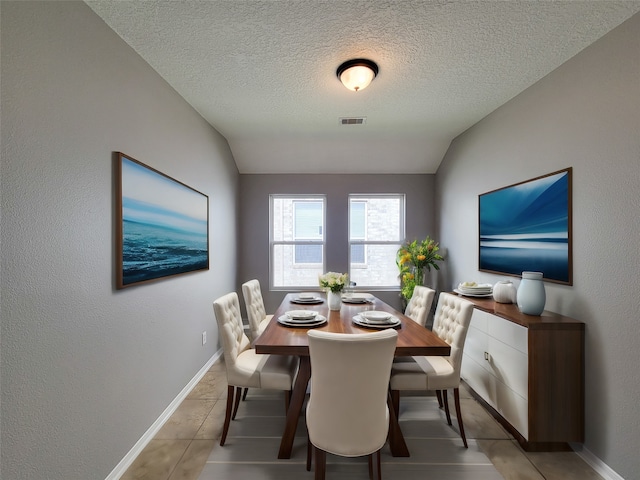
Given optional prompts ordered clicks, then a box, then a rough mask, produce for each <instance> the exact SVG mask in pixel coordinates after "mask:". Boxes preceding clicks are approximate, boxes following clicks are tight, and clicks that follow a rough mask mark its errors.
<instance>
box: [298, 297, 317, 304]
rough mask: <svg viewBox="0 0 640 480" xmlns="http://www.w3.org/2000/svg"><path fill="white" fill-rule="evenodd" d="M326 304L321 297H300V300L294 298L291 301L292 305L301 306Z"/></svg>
mask: <svg viewBox="0 0 640 480" xmlns="http://www.w3.org/2000/svg"><path fill="white" fill-rule="evenodd" d="M322 302H324V300H322V298H320V297H309V298H307V297H304V298H303V297H298V298H292V299H291V303H298V304H301V305H305V304H307V305H313V304H314V303H322Z"/></svg>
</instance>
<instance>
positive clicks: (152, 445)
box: [120, 439, 206, 480]
mask: <svg viewBox="0 0 640 480" xmlns="http://www.w3.org/2000/svg"><path fill="white" fill-rule="evenodd" d="M189 443H191V440H156V439H153V440H151V441H150V442H149V444H148V445H147V446H146V447H145V448H144V450H143V451H142V452H141V453H140V455H138V458H136V459H135V461H134V462H133V463H132V464H131V466H130V467H129V468H128V469H127V471H126V472H125V473H124V475H123V476H122V477H120V480H167V479H168V478H169V475H170V474H171V472H172V471H173V470H174V469H175V467H176V465H177V464H178V462H179V461H180V459H181V458H182V456H183V455H184V452H185V451H186V450H187V447H188V446H189ZM205 461H206V459H205ZM203 463H204V462H203Z"/></svg>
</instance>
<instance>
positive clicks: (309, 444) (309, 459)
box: [307, 434, 313, 472]
mask: <svg viewBox="0 0 640 480" xmlns="http://www.w3.org/2000/svg"><path fill="white" fill-rule="evenodd" d="M312 448H313V447H312V446H311V439H310V438H309V434H307V472H310V471H311V452H312Z"/></svg>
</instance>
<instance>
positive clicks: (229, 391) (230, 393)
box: [220, 385, 235, 447]
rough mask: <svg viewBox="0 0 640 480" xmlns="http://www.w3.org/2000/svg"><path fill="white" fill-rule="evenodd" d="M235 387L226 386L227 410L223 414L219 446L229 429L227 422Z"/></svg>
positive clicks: (222, 443) (221, 444) (229, 416)
mask: <svg viewBox="0 0 640 480" xmlns="http://www.w3.org/2000/svg"><path fill="white" fill-rule="evenodd" d="M234 391H235V387H233V386H231V385H229V386H228V387H227V410H226V412H225V414H224V426H223V427H222V437H220V446H221V447H222V446H223V445H224V442H225V440H226V439H227V432H228V431H229V423H230V422H231V410H232V408H233V392H234Z"/></svg>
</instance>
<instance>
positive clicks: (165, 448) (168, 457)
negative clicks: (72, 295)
mask: <svg viewBox="0 0 640 480" xmlns="http://www.w3.org/2000/svg"><path fill="white" fill-rule="evenodd" d="M226 396H227V382H226V375H225V370H224V364H223V363H222V360H219V361H218V362H216V363H215V364H214V365H213V366H212V367H211V368H210V369H209V371H208V372H207V373H206V374H205V375H204V377H203V378H202V380H201V381H200V382H199V383H198V385H196V387H195V388H194V389H193V390H192V391H191V393H190V394H189V395H188V397H187V398H186V399H185V400H184V401H183V402H182V404H181V405H180V406H179V407H178V409H177V410H176V411H175V412H174V414H173V415H172V416H171V418H170V419H169V420H168V421H167V423H166V424H165V425H164V426H163V427H162V429H161V430H160V431H159V432H158V434H157V435H156V436H155V437H154V438H153V440H151V441H150V442H149V444H148V445H147V446H146V447H145V449H144V450H143V451H142V452H141V453H140V455H139V456H138V458H137V459H136V460H135V461H134V462H133V464H132V465H131V466H130V467H129V469H128V470H127V471H126V472H125V473H124V475H123V476H122V477H121V479H122V480H197V479H198V477H199V475H200V473H201V471H202V469H203V468H204V466H205V463H206V461H207V459H208V457H209V455H210V454H211V452H212V450H213V449H214V448H221V447H220V446H219V445H218V444H219V439H220V434H221V431H222V423H223V420H224V410H225V406H226ZM461 403H462V413H463V415H464V426H465V430H466V433H467V438H469V439H476V440H477V442H478V445H479V447H480V448H481V449H482V450H483V451H484V453H485V454H486V455H487V456H488V457H489V459H490V460H491V461H492V462H493V464H494V466H495V467H496V469H497V470H498V471H499V472H500V474H501V475H502V476H503V477H504V478H505V479H508V480H555V479H562V480H574V479H575V480H598V479H600V480H601V479H602V477H601V476H600V475H599V474H598V473H597V472H595V471H594V470H593V469H592V468H591V467H590V466H589V465H588V464H587V463H585V462H584V461H583V460H582V459H581V458H580V457H579V456H578V455H576V454H575V453H573V452H559V453H527V452H524V451H523V450H522V449H521V448H520V446H519V445H518V443H517V442H516V441H515V440H514V439H513V437H511V436H510V435H509V434H508V433H507V432H506V431H505V430H504V429H503V428H502V426H501V425H500V424H499V423H497V422H496V421H495V420H494V419H493V417H491V415H489V414H488V413H487V412H486V410H484V408H482V406H481V405H480V404H479V403H478V402H476V401H475V400H474V399H473V398H472V397H471V395H470V394H469V393H468V391H466V390H465V389H464V388H461ZM451 406H452V408H453V405H451ZM453 424H454V426H455V425H456V420H455V418H454V419H453ZM231 428H233V424H232V425H231ZM405 434H408V432H405Z"/></svg>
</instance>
